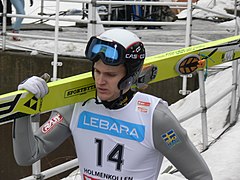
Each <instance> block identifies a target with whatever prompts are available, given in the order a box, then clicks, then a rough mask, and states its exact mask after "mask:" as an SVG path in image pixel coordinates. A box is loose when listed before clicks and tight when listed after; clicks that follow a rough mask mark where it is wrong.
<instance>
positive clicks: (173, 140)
mask: <svg viewBox="0 0 240 180" xmlns="http://www.w3.org/2000/svg"><path fill="white" fill-rule="evenodd" d="M162 138H163V140H164V142H165V143H166V145H167V146H168V148H170V149H171V148H173V147H174V146H175V145H177V144H179V143H181V140H180V139H179V137H178V136H177V134H176V133H175V131H174V130H173V129H171V130H169V131H168V132H166V133H164V134H162Z"/></svg>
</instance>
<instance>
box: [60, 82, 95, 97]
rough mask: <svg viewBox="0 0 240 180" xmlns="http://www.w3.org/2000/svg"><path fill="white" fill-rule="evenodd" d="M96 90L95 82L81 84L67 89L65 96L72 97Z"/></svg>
mask: <svg viewBox="0 0 240 180" xmlns="http://www.w3.org/2000/svg"><path fill="white" fill-rule="evenodd" d="M94 90H95V84H88V85H86V86H80V87H77V88H74V89H69V90H66V91H65V93H64V97H65V98H68V97H72V96H79V95H82V94H86V93H88V92H91V91H94Z"/></svg>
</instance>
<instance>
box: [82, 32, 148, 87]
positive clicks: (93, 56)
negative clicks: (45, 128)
mask: <svg viewBox="0 0 240 180" xmlns="http://www.w3.org/2000/svg"><path fill="white" fill-rule="evenodd" d="M85 55H86V57H87V58H88V59H89V60H91V61H93V63H94V62H96V61H98V60H99V59H101V60H102V61H103V62H104V63H105V64H107V65H112V66H116V65H119V64H124V65H125V68H126V72H127V73H126V76H125V77H123V78H122V79H121V80H120V81H119V83H118V88H119V89H120V90H123V89H125V88H128V87H130V86H131V85H132V84H134V83H135V82H136V79H137V77H138V75H139V73H140V71H141V68H142V65H143V62H144V59H145V48H144V45H143V43H142V42H141V40H140V39H139V38H138V36H137V35H136V34H134V33H132V32H130V31H128V30H125V29H120V28H114V29H110V30H107V31H105V32H103V33H102V34H100V35H99V36H93V37H91V39H90V40H89V42H88V44H87V47H86V50H85Z"/></svg>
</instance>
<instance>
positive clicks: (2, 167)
mask: <svg viewBox="0 0 240 180" xmlns="http://www.w3.org/2000/svg"><path fill="white" fill-rule="evenodd" d="M51 61H53V57H52V56H50V55H37V56H31V55H29V52H16V51H14V52H11V51H5V52H0V94H4V93H7V92H10V91H15V90H16V88H17V85H18V84H19V83H20V82H21V81H23V80H24V79H26V78H27V77H31V76H32V75H37V76H41V75H42V74H43V73H45V72H47V73H49V74H50V75H52V66H51ZM59 61H61V62H63V66H62V67H59V68H58V78H64V77H68V76H72V75H76V74H79V73H83V72H87V71H89V70H91V65H90V64H89V63H88V62H87V61H86V60H85V59H84V58H70V57H59ZM181 85H182V79H181V78H179V77H176V78H173V79H170V80H165V81H161V82H159V83H154V84H151V85H150V86H149V87H148V89H147V90H145V92H147V93H150V94H153V95H156V96H158V97H161V98H163V99H164V100H167V101H168V102H169V104H172V103H174V102H176V101H177V100H179V99H180V98H183V96H182V95H180V94H179V93H178V90H179V89H180V88H181ZM197 88H198V81H197V77H195V76H194V77H193V78H191V79H189V80H188V89H190V90H194V89H197ZM47 118H48V114H43V115H41V123H43V122H44V121H45V120H46V119H47ZM0 142H1V144H0V179H9V180H12V179H13V180H14V179H19V178H23V177H26V176H28V175H31V167H20V166H18V165H17V164H16V163H15V160H14V157H13V150H12V139H11V124H5V125H2V126H0ZM75 157H76V156H75V152H74V145H73V141H72V139H71V138H69V139H68V140H67V141H66V142H65V143H64V144H62V145H61V146H60V148H58V149H57V150H55V151H54V152H53V153H51V154H49V155H48V156H47V157H45V158H43V159H42V169H43V170H44V169H48V168H50V167H52V166H55V165H57V164H59V163H62V162H64V161H66V160H70V159H74V158H75ZM70 172H71V171H68V172H67V173H63V174H61V175H59V176H58V177H54V178H51V179H60V178H62V177H64V176H66V175H67V174H69V173H70Z"/></svg>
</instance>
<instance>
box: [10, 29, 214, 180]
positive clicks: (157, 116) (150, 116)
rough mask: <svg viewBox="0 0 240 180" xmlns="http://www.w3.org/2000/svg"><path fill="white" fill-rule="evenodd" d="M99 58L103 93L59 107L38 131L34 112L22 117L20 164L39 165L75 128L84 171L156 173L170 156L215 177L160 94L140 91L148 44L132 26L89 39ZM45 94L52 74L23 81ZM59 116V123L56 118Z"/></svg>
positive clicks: (137, 179)
mask: <svg viewBox="0 0 240 180" xmlns="http://www.w3.org/2000/svg"><path fill="white" fill-rule="evenodd" d="M85 54H86V57H87V58H88V59H89V60H90V61H91V62H92V74H93V78H94V80H95V85H96V97H95V98H93V99H89V100H87V101H85V102H79V103H76V104H75V105H70V106H67V107H62V108H59V109H56V110H54V111H53V112H52V114H51V118H50V120H49V121H47V122H46V123H45V124H43V125H42V127H41V128H40V129H39V130H38V131H37V132H36V133H33V132H32V130H31V124H30V121H29V120H26V118H19V119H17V120H15V123H14V128H13V130H14V133H13V134H14V137H13V147H14V155H15V158H16V161H17V162H18V164H20V165H31V164H32V163H33V162H35V161H37V160H39V159H40V158H42V157H44V156H45V155H46V154H48V153H50V152H51V151H53V150H54V149H55V148H57V147H58V146H59V145H60V144H61V143H62V142H63V141H64V140H65V139H66V138H68V137H69V136H70V135H72V136H73V139H74V144H75V148H76V153H77V157H78V160H79V168H80V172H81V176H82V179H92V180H95V179H109V177H112V178H114V179H134V180H143V179H146V180H155V179H157V178H158V174H159V171H160V168H161V164H162V159H163V156H165V157H166V158H167V159H169V160H170V161H171V162H172V163H173V165H174V166H175V167H176V168H177V169H178V170H179V171H180V172H181V173H182V174H183V175H184V176H185V177H186V178H187V179H190V180H211V179H212V176H211V173H210V171H209V169H208V167H207V165H206V163H205V161H204V160H203V158H202V157H201V155H200V153H199V152H198V151H197V149H196V148H195V147H194V145H193V144H192V143H191V141H190V140H189V138H188V136H187V133H186V131H185V130H184V129H183V128H182V127H181V126H180V124H179V122H178V121H177V119H176V118H175V117H174V115H173V114H172V113H171V112H170V110H169V109H168V107H167V105H166V103H165V102H164V101H163V100H161V99H160V98H157V97H154V96H151V95H148V94H145V93H140V92H133V91H132V90H131V86H132V85H133V84H134V83H135V82H136V79H137V77H138V75H139V72H140V71H141V68H142V65H143V62H144V58H145V49H144V46H143V44H142V42H141V41H140V39H139V38H138V37H137V36H136V35H135V34H133V33H132V32H130V31H127V30H124V29H111V30H108V31H105V32H104V33H102V34H101V35H100V36H94V37H92V38H91V39H90V40H89V42H88V44H87V47H86V51H85ZM18 89H26V90H28V91H30V92H32V93H33V94H35V96H36V97H37V98H39V97H43V96H44V95H46V94H47V92H48V88H47V85H46V82H45V81H44V80H43V79H41V78H39V77H32V78H30V79H28V80H27V81H25V82H24V83H22V84H20V85H19V87H18ZM51 120H54V122H58V123H57V124H56V123H55V124H54V125H51V123H49V122H51Z"/></svg>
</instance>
